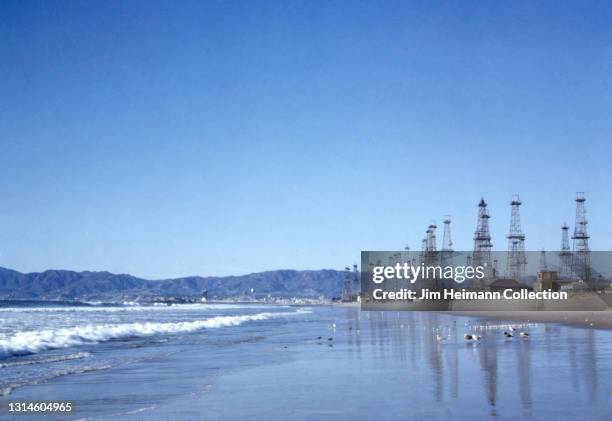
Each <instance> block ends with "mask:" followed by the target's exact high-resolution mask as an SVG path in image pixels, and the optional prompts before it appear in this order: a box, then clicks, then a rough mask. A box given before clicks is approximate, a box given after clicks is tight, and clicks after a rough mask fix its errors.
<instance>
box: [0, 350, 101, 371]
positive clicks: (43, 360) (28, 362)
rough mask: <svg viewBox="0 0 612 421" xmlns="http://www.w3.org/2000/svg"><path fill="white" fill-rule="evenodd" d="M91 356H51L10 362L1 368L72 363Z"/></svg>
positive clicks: (83, 354)
mask: <svg viewBox="0 0 612 421" xmlns="http://www.w3.org/2000/svg"><path fill="white" fill-rule="evenodd" d="M90 355H91V354H90V353H89V352H77V353H75V354H68V355H51V356H49V357H47V358H36V359H32V360H20V361H9V362H5V363H0V368H6V367H15V366H22V365H32V364H46V363H57V362H62V361H70V360H79V359H81V358H87V357H89V356H90Z"/></svg>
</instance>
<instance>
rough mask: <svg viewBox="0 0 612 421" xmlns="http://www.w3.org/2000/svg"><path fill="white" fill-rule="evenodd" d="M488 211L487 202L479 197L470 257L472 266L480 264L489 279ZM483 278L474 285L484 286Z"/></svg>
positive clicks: (489, 240)
mask: <svg viewBox="0 0 612 421" xmlns="http://www.w3.org/2000/svg"><path fill="white" fill-rule="evenodd" d="M490 218H491V217H490V216H489V212H488V211H487V203H486V202H485V201H484V199H480V203H479V204H478V221H477V223H476V231H475V232H474V253H473V257H472V265H473V266H482V267H484V268H485V273H486V274H487V276H486V278H488V280H489V281H491V280H492V279H491V274H492V272H491V270H490V269H491V248H492V247H493V244H491V233H490V232H489V219H490ZM483 281H485V279H483V280H480V282H478V283H477V284H475V285H474V286H475V287H484V286H486V284H485V282H483Z"/></svg>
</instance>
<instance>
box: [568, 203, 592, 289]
mask: <svg viewBox="0 0 612 421" xmlns="http://www.w3.org/2000/svg"><path fill="white" fill-rule="evenodd" d="M585 201H586V199H585V197H584V193H583V192H578V193H576V225H575V226H574V235H572V240H574V255H573V261H572V271H573V273H574V274H575V275H576V276H578V277H579V278H580V279H582V280H583V281H586V282H588V281H590V280H591V250H590V249H589V238H590V237H589V235H588V233H587V223H588V222H587V219H586V209H585V207H584V202H585Z"/></svg>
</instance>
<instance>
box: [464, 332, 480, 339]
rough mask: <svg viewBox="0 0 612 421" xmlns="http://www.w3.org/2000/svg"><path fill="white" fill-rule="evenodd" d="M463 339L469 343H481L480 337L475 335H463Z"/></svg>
mask: <svg viewBox="0 0 612 421" xmlns="http://www.w3.org/2000/svg"><path fill="white" fill-rule="evenodd" d="M463 338H464V339H465V340H467V341H479V340H480V336H479V335H475V334H473V333H465V334H464V335H463Z"/></svg>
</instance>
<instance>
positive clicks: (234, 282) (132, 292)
mask: <svg viewBox="0 0 612 421" xmlns="http://www.w3.org/2000/svg"><path fill="white" fill-rule="evenodd" d="M342 277H343V272H341V271H336V270H302V271H298V270H273V271H268V272H260V273H252V274H249V275H242V276H227V277H200V276H191V277H186V278H177V279H166V280H159V281H152V280H147V279H142V278H137V277H135V276H131V275H124V274H113V273H109V272H89V271H86V272H74V271H69V270H46V271H44V272H40V273H20V272H17V271H14V270H11V269H5V268H0V299H61V300H75V299H80V300H83V299H85V300H112V299H119V298H121V299H136V298H146V297H153V296H193V295H200V294H201V293H202V292H203V291H204V290H207V291H208V295H209V297H218V298H224V297H235V296H240V295H244V294H245V293H247V292H248V291H250V289H251V288H253V289H254V290H255V295H256V296H263V295H268V294H270V295H272V296H275V297H319V296H324V297H328V298H331V297H338V296H340V294H341V291H342Z"/></svg>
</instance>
